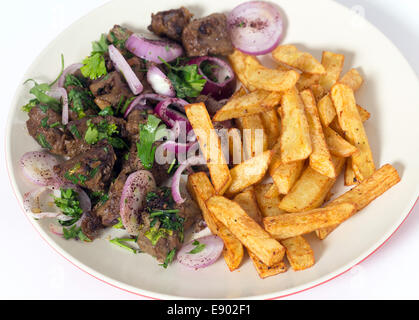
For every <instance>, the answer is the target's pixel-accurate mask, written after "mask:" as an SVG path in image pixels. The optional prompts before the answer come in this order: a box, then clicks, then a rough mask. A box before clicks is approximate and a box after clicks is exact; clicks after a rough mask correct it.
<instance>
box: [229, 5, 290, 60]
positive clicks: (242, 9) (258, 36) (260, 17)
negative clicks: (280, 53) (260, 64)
mask: <svg viewBox="0 0 419 320" xmlns="http://www.w3.org/2000/svg"><path fill="white" fill-rule="evenodd" d="M227 22H228V26H229V29H230V36H231V40H232V42H233V45H234V46H235V47H236V48H237V49H239V50H240V51H242V52H244V53H247V54H252V55H263V54H267V53H269V52H271V51H272V50H273V49H275V48H276V47H277V46H278V44H279V42H280V41H281V39H282V35H283V22H282V17H281V13H280V12H279V10H278V8H276V7H275V6H274V5H272V4H270V3H268V2H265V1H249V2H245V3H242V4H241V5H239V6H237V7H235V8H234V9H233V10H232V11H231V12H230V14H229V15H228V18H227Z"/></svg>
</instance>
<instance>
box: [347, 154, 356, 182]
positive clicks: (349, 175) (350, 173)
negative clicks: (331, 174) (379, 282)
mask: <svg viewBox="0 0 419 320" xmlns="http://www.w3.org/2000/svg"><path fill="white" fill-rule="evenodd" d="M344 181H345V186H353V185H355V184H357V183H358V181H357V180H356V177H355V172H354V170H353V169H352V158H348V159H346V167H345V175H344Z"/></svg>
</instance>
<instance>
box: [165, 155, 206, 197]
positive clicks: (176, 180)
mask: <svg viewBox="0 0 419 320" xmlns="http://www.w3.org/2000/svg"><path fill="white" fill-rule="evenodd" d="M203 163H206V162H205V160H204V159H203V158H202V157H199V156H198V157H191V158H189V159H188V160H186V161H185V162H183V163H182V164H181V165H180V166H179V168H177V170H176V172H175V174H174V175H173V180H172V197H173V200H175V202H176V203H178V204H180V203H183V202H185V199H183V198H182V195H181V194H180V178H181V176H182V173H183V171H185V170H186V169H187V168H189V167H191V166H196V165H198V164H203Z"/></svg>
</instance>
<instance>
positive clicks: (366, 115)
mask: <svg viewBox="0 0 419 320" xmlns="http://www.w3.org/2000/svg"><path fill="white" fill-rule="evenodd" d="M356 107H357V109H358V112H359V116H360V117H361V120H362V122H365V121H367V120H368V119H369V118H370V117H371V113H369V112H368V111H367V110H365V109H364V108H363V107H361V106H360V105H356Z"/></svg>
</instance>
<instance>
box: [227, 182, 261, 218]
mask: <svg viewBox="0 0 419 320" xmlns="http://www.w3.org/2000/svg"><path fill="white" fill-rule="evenodd" d="M233 200H234V201H235V202H237V203H238V204H239V205H240V207H242V209H243V210H244V211H246V213H247V214H248V215H249V217H250V218H252V219H253V220H255V221H256V222H257V223H258V224H259V225H261V224H262V213H261V212H260V210H259V207H258V203H257V201H256V195H255V191H254V189H253V187H250V188H247V189H246V190H244V191H243V192H241V193H239V194H238V195H236V196H235V197H234V199H233Z"/></svg>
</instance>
